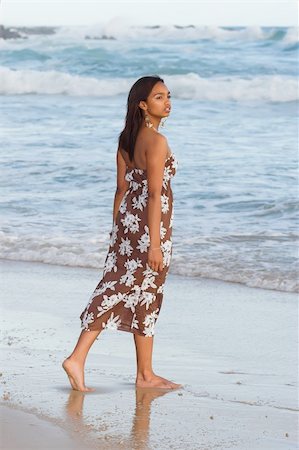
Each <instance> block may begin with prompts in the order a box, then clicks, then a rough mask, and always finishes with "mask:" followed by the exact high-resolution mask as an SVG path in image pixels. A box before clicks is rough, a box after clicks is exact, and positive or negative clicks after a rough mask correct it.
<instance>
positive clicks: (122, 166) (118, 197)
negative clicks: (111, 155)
mask: <svg viewBox="0 0 299 450" xmlns="http://www.w3.org/2000/svg"><path fill="white" fill-rule="evenodd" d="M116 166H117V185H116V191H115V195H114V203H113V224H114V223H115V221H116V216H117V213H118V210H119V207H120V204H121V201H122V199H123V196H124V194H125V192H126V191H127V190H128V189H129V182H128V181H127V180H126V179H125V175H126V169H127V165H126V162H125V160H124V159H123V157H122V155H121V153H120V151H119V149H118V150H117V153H116Z"/></svg>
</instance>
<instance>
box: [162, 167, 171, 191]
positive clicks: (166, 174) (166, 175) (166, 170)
mask: <svg viewBox="0 0 299 450" xmlns="http://www.w3.org/2000/svg"><path fill="white" fill-rule="evenodd" d="M170 178H171V168H170V167H168V166H165V167H164V176H163V187H164V189H167V184H168V181H169V180H170Z"/></svg>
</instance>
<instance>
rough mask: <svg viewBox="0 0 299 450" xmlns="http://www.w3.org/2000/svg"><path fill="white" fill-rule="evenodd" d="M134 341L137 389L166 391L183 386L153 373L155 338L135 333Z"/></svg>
mask: <svg viewBox="0 0 299 450" xmlns="http://www.w3.org/2000/svg"><path fill="white" fill-rule="evenodd" d="M134 341H135V347H136V360H137V375H136V386H137V387H154V388H164V389H175V388H179V387H181V386H182V385H181V384H177V383H173V382H172V381H170V380H167V379H166V378H163V377H160V376H158V375H156V374H155V373H154V372H153V368H152V356H153V345H154V337H153V336H151V337H146V336H141V335H139V334H136V333H134Z"/></svg>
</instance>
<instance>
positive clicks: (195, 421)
mask: <svg viewBox="0 0 299 450" xmlns="http://www.w3.org/2000/svg"><path fill="white" fill-rule="evenodd" d="M1 275H2V277H1V278H2V293H1V294H2V295H1V297H2V301H1V309H2V311H1V318H2V319H1V329H2V330H3V331H2V337H1V359H2V371H1V383H0V384H1V390H2V392H1V415H2V419H3V418H5V420H4V421H3V427H4V431H3V430H2V433H1V434H2V447H1V448H5V449H6V448H7V449H14V450H17V449H19V448H25V447H24V446H23V447H18V446H16V445H17V442H18V440H17V441H13V440H16V439H17V438H18V439H19V438H20V436H24V437H25V438H26V439H25V438H24V439H25V440H24V441H23V442H26V441H27V442H28V448H30V449H34V448H35V447H34V445H36V446H37V447H36V448H41V449H44V448H45V449H46V448H54V447H55V448H57V449H59V448H61V449H64V448H66V449H67V448H74V449H77V448H78V449H80V448H87V447H86V446H87V445H88V448H97V449H102V448H103V449H106V448H107V449H110V448H114V449H116V448H117V449H138V450H139V449H149V450H151V449H153V450H154V449H157V450H163V449H165V450H166V449H170V448H171V449H182V448H184V449H186V450H188V449H190V450H195V449H196V450H197V449H219V448H221V449H223V450H224V449H238V450H249V449H250V450H251V449H252V450H267V449H269V450H276V449H277V450H278V449H285V450H293V449H294V448H295V447H296V442H297V438H298V437H297V435H296V424H297V417H298V404H297V394H298V391H297V384H296V378H297V349H296V344H295V343H296V338H297V301H298V298H297V294H295V293H288V292H280V291H274V290H264V289H258V288H249V287H247V286H244V285H241V284H238V283H229V282H224V281H219V280H209V279H204V278H202V279H199V278H196V279H195V278H187V277H180V276H177V275H171V274H169V275H168V279H167V285H166V288H165V294H164V299H163V305H162V309H161V313H160V316H159V319H158V322H157V326H156V333H155V337H154V354H153V367H154V371H155V372H156V373H157V374H158V375H162V376H164V377H166V378H169V379H171V380H172V381H175V382H178V383H182V384H183V388H182V389H179V390H175V391H161V390H140V389H135V384H134V383H135V375H136V362H135V348H134V342H133V335H132V334H131V333H127V332H122V331H112V330H105V331H103V332H102V333H101V334H100V335H99V338H98V339H97V340H96V341H95V343H94V345H93V347H92V349H91V351H90V353H89V356H88V359H87V363H86V383H87V385H88V386H92V387H94V388H95V389H96V390H95V391H94V392H92V393H88V394H82V393H79V392H75V391H72V390H71V389H70V386H69V384H68V380H67V377H66V375H65V373H64V371H63V370H62V368H61V362H62V360H63V359H64V358H65V357H66V356H68V355H69V353H70V352H71V350H72V348H73V346H74V344H75V342H76V340H77V337H78V335H79V333H80V321H79V314H80V312H81V310H82V309H83V307H84V306H85V303H87V300H88V297H89V295H90V293H91V292H92V290H93V288H94V287H95V285H96V284H97V282H98V279H99V277H100V276H101V272H100V271H98V270H95V269H87V268H80V267H62V266H57V265H50V264H40V263H29V262H16V261H4V260H1ZM7 408H9V413H8V414H7V411H8V409H7ZM16 423H17V424H18V430H19V431H18V433H17V437H16V436H14V433H13V430H14V427H15V424H16ZM30 424H31V425H30ZM33 429H34V430H36V432H37V433H38V434H39V435H40V433H42V435H43V436H46V437H47V439H46V442H45V441H44V444H43V445H48V446H42V445H41V444H36V442H37V441H36V439H38V438H37V437H36V435H35V433H32V430H33ZM7 430H12V432H7ZM42 430H45V433H44V432H43V431H42ZM3 439H5V441H3ZM34 439H35V440H34ZM3 442H5V446H4V447H3ZM9 445H15V447H11V446H9ZM26 448H27V447H26Z"/></svg>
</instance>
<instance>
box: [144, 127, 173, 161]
mask: <svg viewBox="0 0 299 450" xmlns="http://www.w3.org/2000/svg"><path fill="white" fill-rule="evenodd" d="M167 153H168V142H167V138H166V136H164V135H163V134H160V133H152V136H151V138H150V140H149V142H148V145H147V150H146V157H147V158H148V157H150V158H151V159H152V158H154V159H155V158H162V159H163V158H166V156H167Z"/></svg>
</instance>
